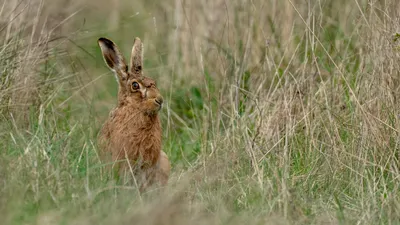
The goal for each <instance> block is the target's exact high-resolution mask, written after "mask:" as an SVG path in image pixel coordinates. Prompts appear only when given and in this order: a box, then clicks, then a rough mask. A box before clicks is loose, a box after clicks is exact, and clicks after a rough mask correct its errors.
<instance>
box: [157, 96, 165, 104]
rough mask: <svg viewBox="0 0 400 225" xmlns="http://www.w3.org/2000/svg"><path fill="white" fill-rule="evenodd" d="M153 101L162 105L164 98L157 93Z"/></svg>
mask: <svg viewBox="0 0 400 225" xmlns="http://www.w3.org/2000/svg"><path fill="white" fill-rule="evenodd" d="M155 101H156V102H157V104H159V105H162V104H163V102H164V99H163V97H162V96H161V95H158V96H157V97H156V99H155Z"/></svg>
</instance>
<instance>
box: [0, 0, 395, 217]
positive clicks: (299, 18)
mask: <svg viewBox="0 0 400 225" xmlns="http://www.w3.org/2000/svg"><path fill="white" fill-rule="evenodd" d="M111 2H112V3H111ZM399 12H400V4H399V3H398V2H397V1H395V0H388V1H383V2H376V1H370V0H355V1H345V0H337V1H329V0H319V1H311V0H309V1H297V0H285V1H277V0H268V1H263V0H253V1H238V0H233V1H222V0H214V1H182V0H174V1H173V0H167V1H163V2H152V1H137V2H132V1H122V0H120V1H118V0H115V1H104V0H103V1H92V0H86V1H81V2H78V1H76V2H75V1H68V0H65V1H61V0H59V1H46V0H30V1H25V0H22V1H17V0H14V1H4V2H3V3H0V37H1V38H0V71H1V73H0V82H1V86H0V103H1V104H0V118H1V119H0V127H1V130H0V147H1V149H2V151H1V152H0V181H1V185H0V218H2V220H1V222H2V223H3V224H138V223H143V224H243V223H247V224H397V223H399V222H400V217H399V215H400V199H399V175H400V172H399V153H398V151H399V140H400V139H399V134H398V133H399V112H400V111H399V106H400V104H399V100H398V99H399V97H400V89H399V84H400V76H399V75H400V73H399V71H400V68H399V67H400V66H399V63H398V62H399V56H400V55H399V45H400V42H399V41H398V40H396V32H397V31H399ZM100 36H106V37H108V38H110V39H112V40H114V41H115V42H116V43H117V44H118V45H119V46H120V47H121V49H122V51H123V52H124V53H125V56H127V57H128V54H129V52H130V47H131V45H132V42H133V37H135V36H139V37H141V38H142V39H143V41H144V45H145V46H144V48H145V71H146V74H147V75H148V76H151V77H153V78H155V79H156V80H157V81H158V86H159V88H160V90H161V92H162V93H163V95H164V98H165V99H166V107H165V108H164V109H163V110H162V112H161V115H162V123H163V132H164V137H163V149H164V151H165V152H166V153H167V154H168V155H169V157H170V159H171V161H172V165H173V170H172V176H171V181H170V184H169V186H168V187H167V188H166V189H165V190H161V191H152V192H149V193H145V194H142V195H139V194H138V192H137V190H136V188H135V187H130V186H121V185H120V184H116V183H113V182H112V181H111V180H110V178H109V177H108V176H107V174H104V173H102V168H103V167H104V164H102V162H100V160H99V159H98V154H97V152H98V149H97V145H96V136H97V133H98V131H99V128H100V126H101V124H102V122H103V121H104V120H105V118H106V117H107V115H108V112H109V110H111V108H112V107H113V106H114V105H115V103H116V92H117V84H116V83H115V80H114V77H113V76H112V74H111V73H110V72H109V71H108V69H107V68H106V66H105V65H104V62H103V60H102V58H101V54H100V50H99V49H98V47H97V44H96V40H97V38H98V37H100ZM397 36H398V35H397Z"/></svg>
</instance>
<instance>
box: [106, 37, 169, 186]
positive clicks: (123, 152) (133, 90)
mask: <svg viewBox="0 0 400 225" xmlns="http://www.w3.org/2000/svg"><path fill="white" fill-rule="evenodd" d="M98 44H99V46H100V48H101V52H102V54H103V58H104V61H105V62H106V64H107V66H108V67H109V68H110V69H111V70H112V71H113V72H114V74H115V76H116V78H117V82H118V84H119V88H118V89H119V90H118V104H117V106H116V108H114V109H113V110H112V111H111V113H110V115H109V118H108V119H107V120H106V122H105V123H104V125H103V127H102V129H101V131H100V133H99V142H100V146H101V148H102V150H103V153H108V154H109V155H111V158H112V160H113V162H115V164H114V171H115V172H117V173H118V175H119V176H120V177H121V176H122V175H124V174H133V175H134V176H135V178H136V181H138V185H139V188H140V191H144V190H146V189H147V188H148V187H149V186H151V185H152V184H154V183H158V184H161V185H163V186H164V185H166V184H167V182H168V177H169V173H170V163H169V161H168V156H167V155H166V154H165V152H164V151H162V150H161V135H162V131H161V123H160V119H159V116H158V113H159V111H160V109H161V107H162V104H163V97H162V96H161V94H160V92H159V90H158V89H157V87H156V82H155V81H154V80H153V79H151V78H149V77H146V76H144V75H143V44H142V42H141V40H140V39H139V38H135V40H134V43H133V47H132V53H131V59H130V65H129V68H128V66H127V64H126V63H125V59H124V57H123V56H122V54H121V52H120V50H119V49H118V47H117V46H116V45H115V44H114V43H113V42H112V41H111V40H109V39H106V38H99V40H98Z"/></svg>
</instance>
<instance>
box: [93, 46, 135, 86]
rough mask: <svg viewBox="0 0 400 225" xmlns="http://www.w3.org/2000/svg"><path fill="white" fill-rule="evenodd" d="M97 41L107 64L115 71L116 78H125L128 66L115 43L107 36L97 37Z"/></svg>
mask: <svg viewBox="0 0 400 225" xmlns="http://www.w3.org/2000/svg"><path fill="white" fill-rule="evenodd" d="M97 42H98V44H99V46H100V48H101V52H102V53H103V58H104V61H105V62H106V63H107V66H108V67H110V69H111V70H113V71H114V72H115V73H116V75H117V77H118V80H126V79H127V78H128V73H127V72H128V67H127V65H126V63H125V60H124V57H123V56H122V54H121V52H120V51H119V49H118V47H117V45H115V44H114V42H112V41H110V40H108V39H107V38H99V40H98V41H97Z"/></svg>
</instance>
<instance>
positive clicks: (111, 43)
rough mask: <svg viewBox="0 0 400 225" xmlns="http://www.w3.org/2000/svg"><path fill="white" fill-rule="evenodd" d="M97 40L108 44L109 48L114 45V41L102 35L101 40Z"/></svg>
mask: <svg viewBox="0 0 400 225" xmlns="http://www.w3.org/2000/svg"><path fill="white" fill-rule="evenodd" d="M97 42H98V43H101V44H104V45H106V46H107V47H108V48H113V47H114V43H113V42H112V41H110V40H109V39H107V38H103V37H101V38H99V40H97Z"/></svg>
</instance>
